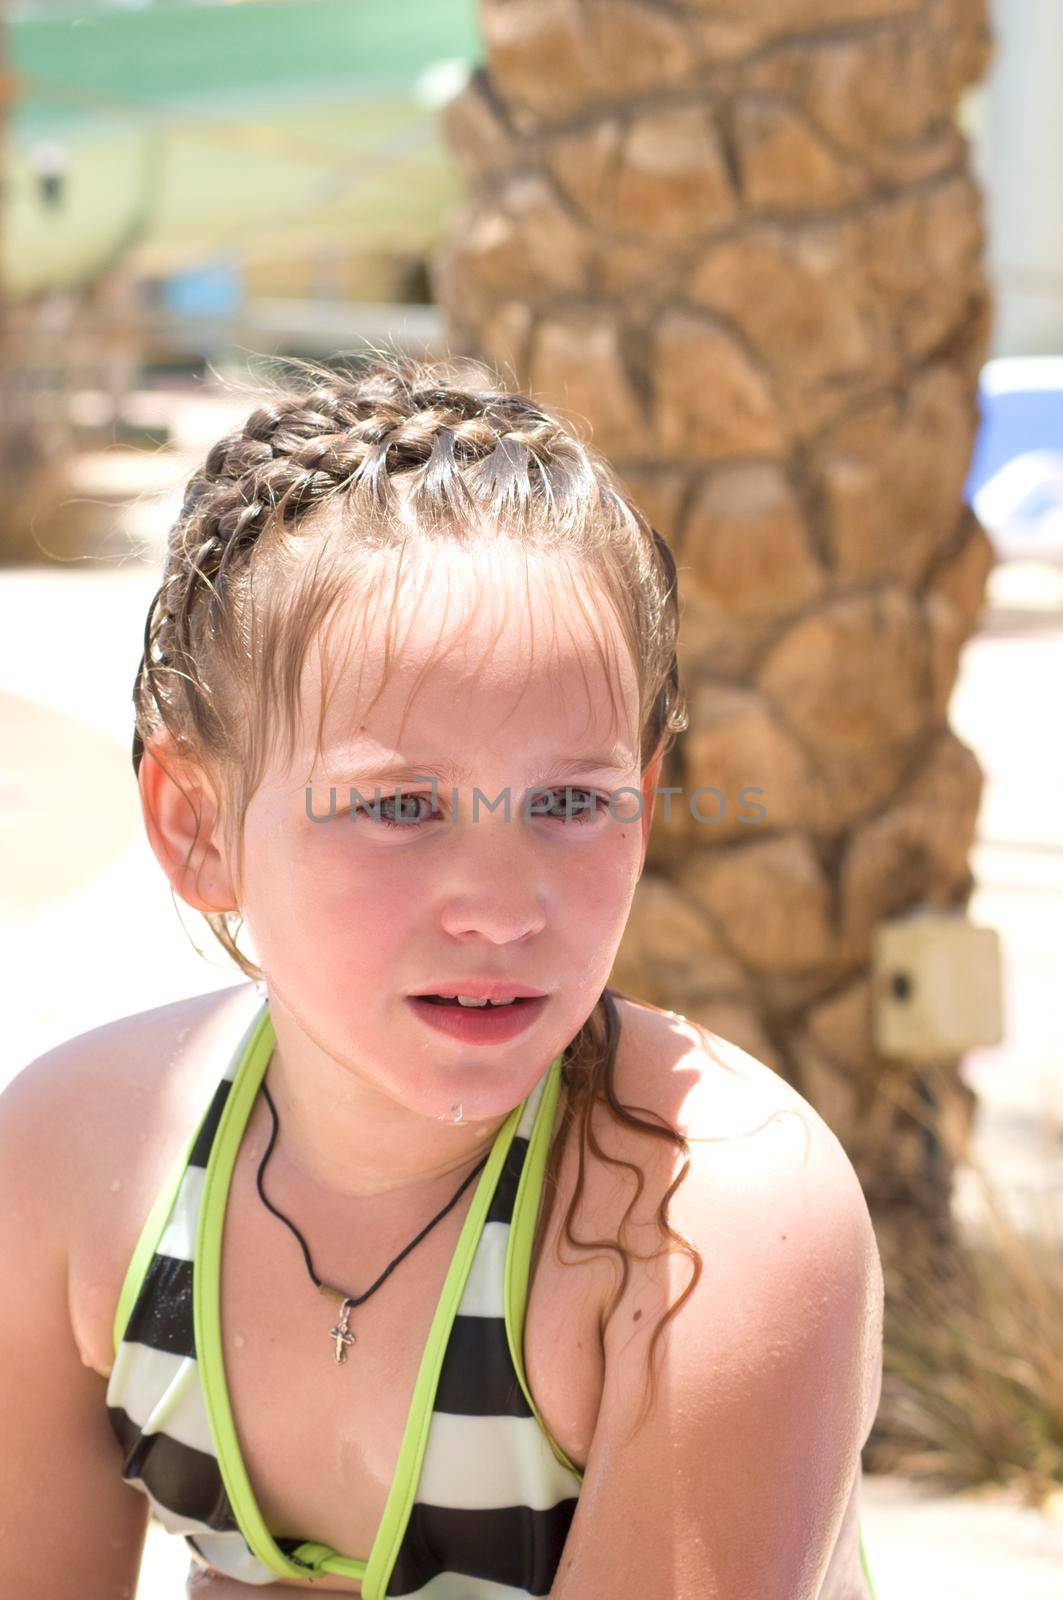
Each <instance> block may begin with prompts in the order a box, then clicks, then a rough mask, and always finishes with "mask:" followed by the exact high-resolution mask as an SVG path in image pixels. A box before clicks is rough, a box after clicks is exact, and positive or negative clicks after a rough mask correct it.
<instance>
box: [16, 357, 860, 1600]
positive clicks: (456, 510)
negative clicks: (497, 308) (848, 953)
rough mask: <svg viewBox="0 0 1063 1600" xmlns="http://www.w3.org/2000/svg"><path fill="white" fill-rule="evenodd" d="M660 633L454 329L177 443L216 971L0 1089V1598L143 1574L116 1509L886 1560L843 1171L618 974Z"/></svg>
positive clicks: (425, 1575) (233, 1541)
mask: <svg viewBox="0 0 1063 1600" xmlns="http://www.w3.org/2000/svg"><path fill="white" fill-rule="evenodd" d="M676 631H677V599H676V585H675V568H674V566H673V563H672V560H671V557H670V556H669V554H668V552H667V549H666V548H665V546H664V544H663V542H662V541H661V539H660V538H659V537H658V536H657V535H655V534H654V533H653V531H652V530H651V529H650V528H649V526H648V524H647V523H646V521H645V518H644V517H643V516H642V515H641V514H640V513H639V512H638V511H637V509H636V508H635V507H634V506H633V505H632V504H631V503H630V501H629V500H628V499H626V498H625V496H624V494H623V492H622V491H621V489H620V487H619V485H618V482H617V480H616V479H615V477H614V476H613V475H612V473H611V472H610V470H609V468H608V467H607V466H606V465H605V463H604V462H603V461H602V460H601V459H600V458H598V457H597V456H596V455H595V454H594V453H593V452H592V451H591V450H590V449H588V448H587V447H586V446H585V445H584V444H582V443H581V442H580V441H579V439H578V438H577V437H576V436H575V435H574V434H573V432H572V431H571V430H570V428H569V427H567V426H566V425H565V424H564V423H563V422H562V421H561V420H559V419H558V418H557V417H556V416H554V415H552V414H551V413H550V412H549V411H548V410H546V409H544V408H543V407H541V406H539V405H536V404H533V403H532V402H531V401H530V400H528V399H526V398H524V397H522V396H520V395H517V394H511V393H507V392H505V391H504V390H502V389H500V388H499V387H497V386H496V385H495V384H494V383H493V382H492V381H491V380H490V378H489V376H488V375H487V374H486V372H484V371H483V370H482V369H479V368H476V367H473V366H471V365H470V364H468V363H464V364H449V365H447V364H439V365H425V364H417V363H413V362H409V361H404V360H398V359H381V360H377V361H375V362H374V363H373V364H372V365H370V366H369V367H368V368H366V369H363V370H361V371H359V372H328V371H322V372H317V371H312V370H310V369H306V370H305V371H302V372H301V373H300V375H299V376H298V378H297V379H296V380H295V381H292V382H290V384H289V387H288V388H286V389H285V390H283V391H281V392H277V393H275V394H271V395H269V396H267V397H264V399H263V403H262V404H261V405H260V406H259V407H258V409H256V410H255V411H254V412H253V413H252V414H251V415H250V416H249V417H248V419H247V421H246V423H245V424H244V426H243V428H242V429H241V430H240V431H239V432H237V433H234V434H232V435H231V436H229V437H228V438H225V439H223V440H221V441H220V442H219V443H218V444H217V445H215V446H214V448H213V449H212V450H211V451H210V453H209V455H208V456H207V459H206V462H205V464H204V466H203V468H202V470H201V471H200V472H198V473H197V474H196V476H195V477H194V478H193V479H192V481H191V483H190V484H189V487H188V493H187V497H186V500H185V504H184V507H183V510H182V512H181V515H180V517H179V519H178V522H177V525H176V527H175V529H174V531H173V533H172V535H171V540H170V545H169V551H168V555H167V560H166V568H165V575H164V578H163V582H162V585H161V587H160V589H159V591H158V594H157V596H156V598H155V601H154V602H153V604H152V607H151V610H150V613H149V616H148V621H147V627H146V630H145V646H144V657H143V660H142V662H141V668H140V671H139V672H138V675H137V681H136V686H135V691H134V699H135V707H136V737H135V741H134V766H135V769H136V771H137V774H138V780H139V785H140V795H141V801H142V806H143V814H144V819H145V825H146V827H147V830H148V834H149V837H150V840H151V844H152V847H153V849H154V851H155V854H156V855H157V857H158V860H159V862H160V864H161V866H162V868H163V871H164V872H165V873H166V875H167V878H168V879H169V881H170V883H171V885H172V887H173V888H174V890H176V892H177V893H178V894H180V895H181V897H182V898H183V899H184V900H185V901H186V902H187V903H188V904H189V905H190V906H192V907H194V908H196V909H198V910H199V911H201V912H202V913H203V914H204V915H205V917H206V918H207V920H208V922H209V924H210V926H211V928H212V929H213V931H214V932H215V933H216V934H217V936H218V938H219V939H220V940H221V942H222V944H223V945H224V946H225V948H226V949H227V950H228V951H229V952H230V954H231V955H232V958H233V959H234V960H235V962H236V963H237V965H238V966H239V968H240V969H241V971H242V972H243V973H244V974H245V975H246V977H247V978H248V979H249V980H251V981H250V982H248V983H241V984H239V985H238V986H237V987H235V988H230V989H228V990H226V991H224V992H223V993H221V994H218V993H211V994H207V995H202V996H198V997H196V998H194V999H191V1000H187V1001H182V1002H179V1003H177V1004H174V1005H170V1006H165V1007H162V1008H160V1009H158V1010H155V1011H150V1012H146V1013H142V1014H139V1015H135V1016H131V1017H126V1018H123V1019H122V1020H120V1021H118V1022H115V1023H113V1024H111V1025H109V1026H107V1027H104V1028H100V1029H96V1030H94V1031H93V1032H91V1033H88V1034H85V1035H83V1036H81V1037H79V1038H76V1039H73V1040H70V1041H69V1042H68V1043H66V1044H64V1045H63V1046H61V1047H60V1048H59V1049H57V1050H53V1051H51V1052H50V1053H49V1054H48V1055H46V1056H43V1057H42V1058H41V1059H40V1060H38V1061H36V1062H34V1063H33V1065H32V1066H31V1067H30V1068H29V1069H27V1070H26V1071H24V1072H22V1073H21V1074H20V1075H19V1077H18V1078H17V1079H16V1080H15V1082H14V1084H13V1085H12V1087H11V1088H10V1090H9V1091H8V1092H7V1094H5V1096H4V1097H3V1100H2V1101H0V1172H2V1189H3V1197H2V1203H0V1247H2V1250H3V1256H4V1260H5V1262H6V1264H7V1271H8V1281H9V1285H10V1288H9V1292H8V1294H7V1296H5V1297H4V1303H3V1310H2V1312H0V1338H2V1354H3V1359H2V1361H0V1384H2V1404H3V1416H4V1424H5V1437H6V1442H7V1449H6V1451H5V1452H4V1462H3V1468H2V1474H0V1480H2V1481H0V1503H2V1504H3V1507H4V1512H3V1516H2V1517H0V1526H2V1529H3V1532H2V1536H0V1538H2V1549H0V1593H2V1594H3V1595H4V1596H5V1597H6V1596H11V1597H12V1600H14V1597H15V1596H16V1595H17V1596H18V1597H19V1600H45V1597H47V1600H104V1597H108V1600H117V1597H119V1596H126V1597H128V1596H130V1595H131V1594H132V1593H133V1591H134V1589H135V1586H136V1580H137V1571H138V1566H139V1561H140V1555H141V1548H142V1542H143V1538H144V1534H145V1527H146V1522H147V1517H148V1514H149V1510H150V1511H152V1512H154V1513H155V1515H156V1516H157V1517H158V1518H159V1519H160V1520H161V1521H162V1522H163V1523H164V1524H165V1525H166V1527H167V1528H169V1529H170V1530H171V1531H172V1532H173V1533H174V1534H175V1535H178V1536H184V1538H185V1539H186V1541H187V1545H188V1549H189V1552H190V1556H191V1567H190V1571H189V1580H188V1590H187V1592H195V1593H197V1594H198V1593H199V1591H200V1589H203V1590H204V1592H205V1593H207V1594H209V1596H210V1597H211V1600H239V1597H242V1596H246V1595H247V1594H248V1592H249V1586H256V1587H258V1589H259V1592H260V1593H262V1594H263V1595H280V1594H281V1593H285V1594H287V1593H290V1592H291V1590H292V1588H293V1587H298V1586H299V1585H304V1586H306V1585H309V1586H311V1587H312V1589H313V1591H314V1592H316V1593H324V1594H359V1593H360V1594H363V1595H364V1596H366V1600H382V1597H383V1596H385V1595H388V1596H391V1595H406V1596H413V1595H416V1596H419V1597H423V1600H517V1597H522V1596H531V1595H550V1596H552V1597H553V1600H602V1597H604V1596H609V1597H627V1596H632V1597H635V1596H637V1597H638V1600H703V1597H708V1596H713V1597H720V1600H815V1597H820V1600H852V1597H856V1596H866V1595H867V1594H869V1593H871V1590H870V1586H869V1584H868V1582H867V1576H866V1568H865V1565H864V1561H863V1548H862V1543H861V1539H860V1529H859V1521H858V1511H859V1504H858V1494H859V1481H860V1451H861V1447H862V1445H863V1443H864V1441H865V1440H866V1438H867V1435H868V1433H869V1431H870V1428H871V1423H872V1420H873V1418H874V1415H875V1411H876V1408H877V1404H878V1398H879V1386H880V1372H881V1367H880V1349H881V1303H882V1279H881V1274H880V1268H879V1258H878V1253H877V1250H876V1247H875V1240H874V1235H873V1232H872V1229H871V1224H870V1220H869V1217H868V1213H867V1208H866V1205H865V1203H864V1199H863V1196H862V1193H861V1190H860V1186H859V1183H858V1181H857V1179H856V1176H855V1173H854V1172H853V1169H852V1167H851V1165H850V1164H849V1162H848V1160H847V1159H846V1157H845V1155H844V1153H843V1151H842V1149H841V1146H840V1145H839V1144H838V1141H837V1140H836V1139H835V1138H834V1136H833V1135H832V1134H831V1133H830V1131H829V1130H828V1129H827V1128H826V1126H825V1125H824V1123H823V1122H822V1121H821V1119H820V1118H819V1117H818V1116H817V1115H816V1113H815V1112H814V1110H813V1109H812V1108H811V1107H810V1106H809V1105H808V1104H807V1102H806V1101H805V1100H803V1099H802V1097H801V1096H800V1095H799V1094H797V1093H796V1091H795V1090H794V1089H792V1088H791V1087H790V1086H789V1085H787V1084H786V1083H785V1082H784V1081H783V1080H782V1079H781V1078H779V1077H778V1076H777V1075H776V1074H775V1073H773V1072H772V1071H770V1070H769V1069H768V1068H767V1067H766V1066H764V1065H762V1064H761V1063H759V1062H757V1061H755V1060H753V1059H752V1058H751V1057H749V1056H748V1055H746V1054H744V1053H743V1052H742V1051H741V1050H738V1049H737V1048H735V1047H734V1046H732V1045H729V1044H727V1043H726V1042H725V1041H724V1040H722V1039H720V1038H718V1037H717V1036H716V1035H714V1034H712V1033H709V1032H707V1031H706V1030H705V1029H704V1028H701V1027H697V1026H695V1025H693V1024H692V1023H689V1022H687V1021H686V1020H685V1019H684V1018H682V1017H677V1016H675V1015H674V1014H673V1013H671V1012H662V1011H660V1010H658V1009H657V1008H655V1007H653V1006H649V1005H646V1004H644V1003H642V1002H639V1001H637V1000H635V999H632V998H627V997H621V996H620V995H618V994H616V993H615V992H613V991H612V990H610V989H609V988H608V987H607V979H608V977H609V973H610V968H611V966H612V963H613V959H614V956H615V953H616V950H617V947H618V945H619V943H620V939H621V935H622V933H623V930H624V924H625V921H626V919H627V916H628V912H629V909H630V906H631V902H632V897H633V895H634V892H635V888H636V885H637V882H638V879H639V875H640V873H641V871H642V867H643V861H644V858H645V852H646V842H647V836H648V832H649V827H650V820H651V816H652V812H653V800H654V791H655V786H656V784H657V780H658V777H659V774H660V769H661V761H662V758H663V756H664V754H665V752H666V750H667V748H668V746H669V744H670V742H671V739H672V737H673V736H674V734H675V733H676V731H678V730H679V729H681V728H682V727H683V725H684V718H683V712H682V704H681V699H680V694H679V688H678V675H677V669H676V656H675V643H676ZM244 925H246V929H247V933H248V935H249V938H250V941H251V943H252V944H253V947H254V957H255V958H254V960H252V959H251V957H250V956H249V955H248V953H247V952H246V950H244V949H242V948H241V947H240V945H239V943H238V939H239V935H240V932H241V930H242V928H243V927H244ZM688 1269H689V1270H688ZM153 1600H154V1597H153ZM158 1600H165V1597H163V1596H159V1597H158Z"/></svg>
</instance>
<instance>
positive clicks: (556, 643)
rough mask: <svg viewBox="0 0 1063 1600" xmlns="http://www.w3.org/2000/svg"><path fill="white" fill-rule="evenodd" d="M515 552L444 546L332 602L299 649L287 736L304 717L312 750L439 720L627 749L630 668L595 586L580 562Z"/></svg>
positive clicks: (400, 737)
mask: <svg viewBox="0 0 1063 1600" xmlns="http://www.w3.org/2000/svg"><path fill="white" fill-rule="evenodd" d="M518 556H519V560H515V559H514V556H513V553H512V550H510V551H506V552H499V553H498V554H497V555H496V553H495V552H494V551H493V550H490V551H489V552H488V553H487V554H486V556H484V554H483V552H480V553H478V554H477V555H476V556H475V557H474V556H473V554H472V553H471V552H466V551H461V550H458V551H448V552H447V556H446V558H444V559H443V560H437V559H435V558H433V561H432V563H431V565H430V566H429V567H427V569H426V570H423V571H421V572H419V573H417V574H415V575H413V576H411V577H410V578H408V579H407V581H406V582H404V583H402V584H400V585H399V586H398V587H397V588H395V589H393V590H392V591H391V593H390V594H387V595H385V594H382V593H381V591H380V589H377V590H376V591H375V592H374V593H373V594H372V595H371V596H369V597H368V600H367V601H364V600H363V601H359V602H354V603H352V604H349V605H344V606H342V607H341V608H340V609H339V611H338V612H337V613H336V614H335V616H334V618H333V624H332V626H331V627H330V628H329V629H328V632H327V635H323V636H320V637H319V638H318V640H316V641H315V647H314V648H312V649H311V651H310V653H309V655H308V658H307V663H306V670H305V672H304V676H303V683H302V690H301V703H302V724H303V737H302V738H300V740H299V741H298V743H299V745H300V746H301V748H303V749H304V750H306V749H308V748H309V747H310V746H309V745H308V744H307V738H308V737H309V740H310V744H311V745H312V744H313V743H314V736H315V734H316V732H317V730H318V729H320V733H321V737H320V749H321V750H322V751H325V752H328V751H329V749H330V747H332V746H333V745H340V746H342V747H343V748H344V749H349V748H350V746H351V743H352V741H354V742H358V741H359V739H360V740H361V741H363V742H365V743H366V744H367V745H368V744H373V743H377V744H380V745H382V746H384V747H387V748H398V747H399V746H400V745H401V744H404V743H405V742H406V741H407V740H409V741H410V742H411V743H414V742H416V741H417V740H421V741H423V739H424V738H425V736H426V735H435V736H436V737H438V735H439V734H440V733H441V732H443V730H446V732H447V733H450V734H453V735H459V734H460V735H462V736H463V737H464V739H466V740H473V741H480V742H484V741H491V740H495V739H498V738H512V739H513V740H514V741H515V742H517V743H520V742H521V741H525V740H534V741H536V742H544V741H548V740H549V738H550V736H551V735H556V737H557V739H558V740H559V741H561V742H562V743H564V742H566V741H568V742H571V740H572V739H574V738H583V739H590V740H591V741H592V742H593V741H594V740H595V739H597V740H598V741H599V742H601V741H602V740H603V739H606V740H611V741H613V742H614V744H615V743H617V742H619V745H620V746H621V747H622V748H623V747H626V748H627V749H629V750H630V751H631V752H633V753H634V752H637V750H638V732H639V730H638V720H639V684H638V678H637V674H636V671H635V666H634V663H633V661H632V659H631V654H630V650H629V647H628V644H627V641H626V640H625V638H624V634H623V630H622V628H621V626H620V623H619V620H618V618H617V616H616V613H615V611H614V610H613V607H612V606H611V604H610V603H609V601H608V599H607V597H606V596H605V595H604V594H603V593H602V592H601V591H600V590H598V589H597V588H596V586H595V585H594V584H593V583H592V582H591V581H590V579H589V575H588V574H587V572H586V570H585V569H583V570H581V571H578V572H577V573H575V574H573V573H572V572H571V571H569V572H566V571H565V564H564V563H563V562H562V563H558V564H557V565H555V567H554V569H553V571H551V570H550V568H549V566H548V564H547V563H545V562H542V561H541V560H536V561H528V560H527V559H526V558H524V557H523V553H518ZM574 579H575V580H577V581H574ZM571 753H572V754H575V753H576V752H575V751H573V752H571ZM635 760H636V762H637V755H636V756H635Z"/></svg>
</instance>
